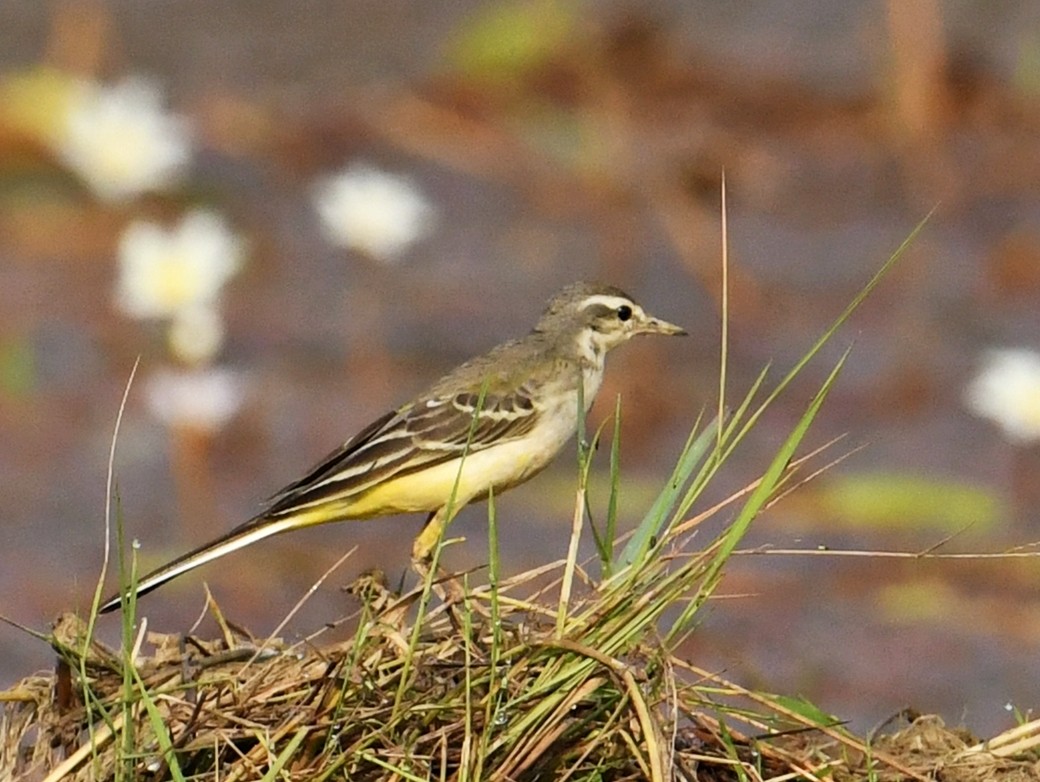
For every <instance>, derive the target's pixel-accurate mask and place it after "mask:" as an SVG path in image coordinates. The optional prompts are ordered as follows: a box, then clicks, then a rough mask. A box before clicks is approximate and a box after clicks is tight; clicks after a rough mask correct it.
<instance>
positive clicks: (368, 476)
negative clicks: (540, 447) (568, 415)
mask: <svg viewBox="0 0 1040 782" xmlns="http://www.w3.org/2000/svg"><path fill="white" fill-rule="evenodd" d="M533 390H534V389H533V387H532V385H531V384H527V383H525V384H522V385H520V386H519V387H517V388H515V389H511V390H510V391H508V392H505V393H487V394H485V395H484V397H483V399H482V398H481V396H480V394H478V393H473V392H464V393H457V394H453V395H437V396H430V397H426V398H422V399H419V400H417V401H416V402H413V403H411V404H409V405H406V406H405V407H403V408H401V409H399V410H395V411H392V412H390V413H387V414H386V415H384V416H383V417H382V418H379V419H378V420H376V421H374V422H373V423H372V424H370V425H369V426H368V427H366V428H365V429H363V430H362V431H361V432H359V433H358V434H357V435H355V436H354V437H353V438H351V439H350V440H349V441H347V442H346V443H345V444H344V445H343V446H341V447H340V448H337V449H336V450H335V451H333V452H332V453H330V454H329V455H328V456H326V457H325V458H324V459H322V460H321V461H320V462H319V463H318V464H317V465H315V466H314V467H313V468H312V469H311V470H310V471H309V472H308V473H307V474H306V475H305V476H304V477H303V478H301V479H300V480H298V481H295V482H294V483H291V484H289V485H288V486H286V487H285V488H284V489H282V490H281V491H280V492H278V493H277V494H276V495H274V496H273V497H272V498H271V499H270V500H269V501H268V503H269V504H268V506H267V508H266V510H265V511H264V513H263V514H261V515H263V516H267V517H271V516H280V515H283V514H289V513H292V512H294V511H297V510H299V509H301V508H303V507H306V506H310V505H317V504H321V503H324V502H328V501H329V500H333V499H337V498H346V497H351V496H356V495H357V494H359V493H361V492H363V491H365V490H366V489H369V488H371V487H373V486H375V485H376V484H378V483H380V482H382V481H385V480H387V479H389V478H393V477H395V476H399V475H402V474H407V473H410V472H415V471H417V470H421V469H423V468H426V467H432V466H434V465H437V464H441V463H443V462H447V461H451V460H452V459H456V458H458V457H459V456H461V455H462V453H463V451H465V450H466V448H467V443H468V444H469V450H468V453H475V452H477V451H481V450H483V449H485V448H488V447H490V446H492V445H498V444H501V443H504V442H509V441H512V440H515V439H517V438H520V437H523V436H524V435H526V434H527V433H528V432H530V431H531V429H533V428H534V426H535V423H536V422H537V419H538V416H539V414H540V412H541V411H540V410H539V408H538V406H537V404H536V403H535V401H534V398H533V396H534V395H533V393H532V391H533Z"/></svg>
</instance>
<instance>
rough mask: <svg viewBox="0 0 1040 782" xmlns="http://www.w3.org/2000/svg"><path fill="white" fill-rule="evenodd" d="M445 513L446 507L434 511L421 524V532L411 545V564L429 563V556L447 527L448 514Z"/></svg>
mask: <svg viewBox="0 0 1040 782" xmlns="http://www.w3.org/2000/svg"><path fill="white" fill-rule="evenodd" d="M446 511H447V507H444V508H441V509H439V510H435V511H434V512H433V513H431V514H430V515H429V516H427V517H426V523H425V524H423V528H422V532H420V533H419V535H418V536H417V537H416V538H415V542H414V543H412V562H413V563H419V562H426V563H428V562H429V561H430V554H432V553H433V550H434V548H436V546H437V543H438V542H440V539H441V533H443V532H444V528H445V527H446V526H448V519H447V516H448V514H447V513H446Z"/></svg>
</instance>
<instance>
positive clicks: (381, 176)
mask: <svg viewBox="0 0 1040 782" xmlns="http://www.w3.org/2000/svg"><path fill="white" fill-rule="evenodd" d="M314 205H315V208H316V209H317V210H318V215H319V216H320V217H321V221H322V226H323V227H324V229H325V233H326V234H327V236H328V238H329V240H330V241H331V242H333V243H334V244H336V245H339V246H341V247H347V248H351V249H354V250H359V251H361V252H363V253H366V254H368V255H370V256H371V257H373V258H375V259H376V260H380V261H385V262H393V261H396V260H397V259H398V258H399V257H400V256H401V254H402V253H404V251H405V250H407V249H408V247H409V245H411V244H413V243H414V242H416V241H417V240H419V239H421V238H422V237H424V236H426V235H427V234H428V233H429V232H430V230H431V229H432V227H433V217H434V213H433V207H432V206H431V205H430V204H429V202H428V201H427V200H426V199H425V198H424V197H423V194H422V193H420V192H419V190H418V188H416V186H415V185H414V184H413V183H412V181H411V180H410V179H408V178H407V177H403V176H396V175H394V174H387V173H386V172H383V171H379V170H377V169H375V168H372V167H371V166H367V165H362V164H357V165H353V166H350V167H348V168H347V169H345V170H344V171H342V172H340V173H339V174H336V175H334V176H330V177H327V178H325V179H322V180H320V181H319V182H318V183H317V184H316V185H315V187H314Z"/></svg>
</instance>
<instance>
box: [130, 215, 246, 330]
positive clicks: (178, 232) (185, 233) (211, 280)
mask: <svg viewBox="0 0 1040 782" xmlns="http://www.w3.org/2000/svg"><path fill="white" fill-rule="evenodd" d="M243 252H244V247H243V243H242V241H241V240H240V239H239V238H238V237H236V236H235V235H234V234H233V233H232V232H231V231H230V229H228V227H227V225H226V224H225V223H224V220H223V219H221V218H220V217H219V216H218V215H215V214H213V213H211V212H203V211H196V212H190V213H188V214H187V215H185V216H184V218H183V219H182V220H181V222H180V225H178V226H176V227H174V228H172V229H170V230H167V229H165V228H163V227H162V226H161V225H158V224H157V223H152V222H148V221H137V222H134V223H132V224H131V225H130V226H128V227H127V229H126V230H125V231H124V232H123V236H122V238H121V239H120V241H119V281H118V283H117V290H116V304H117V306H118V307H119V308H120V309H121V310H122V311H123V312H125V313H126V314H127V315H130V316H131V317H135V318H173V317H175V316H176V315H177V314H178V313H179V312H181V311H182V310H185V309H190V308H193V307H198V306H212V305H214V304H215V303H216V302H217V301H218V299H219V297H220V291H221V288H223V287H224V283H226V282H227V281H228V280H229V279H230V278H231V277H232V276H233V275H234V274H235V272H237V271H238V269H239V266H241V263H242V256H243Z"/></svg>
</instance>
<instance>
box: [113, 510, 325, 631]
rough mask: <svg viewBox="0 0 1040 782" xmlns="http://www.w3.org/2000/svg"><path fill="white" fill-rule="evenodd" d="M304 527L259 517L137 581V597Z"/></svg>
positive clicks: (294, 520) (118, 600) (116, 601)
mask: <svg viewBox="0 0 1040 782" xmlns="http://www.w3.org/2000/svg"><path fill="white" fill-rule="evenodd" d="M304 526H308V525H307V524H306V523H302V520H301V519H300V518H299V517H298V516H286V517H283V518H271V517H269V516H258V517H257V518H255V519H252V520H250V521H247V522H246V523H245V524H241V525H239V526H238V527H235V528H234V529H233V530H231V531H230V532H229V533H227V534H226V535H224V536H223V537H220V538H217V539H216V540H214V541H210V542H209V543H207V544H205V545H204V546H199V547H198V548H197V549H193V550H192V551H189V552H188V553H186V554H182V555H181V556H179V557H177V558H176V559H175V560H173V561H172V562H168V563H166V564H165V565H163V566H162V567H160V568H158V569H156V570H153V571H152V572H151V573H149V574H147V575H146V576H144V577H143V578H141V579H140V580H139V581H138V582H137V590H136V591H137V596H138V597H140V596H141V595H146V594H148V593H149V592H151V591H152V590H153V589H158V588H159V587H161V586H162V585H163V584H165V583H166V582H167V581H172V580H173V579H175V578H177V576H180V575H183V574H184V573H187V572H188V571H190V570H194V569H195V568H197V567H200V566H202V565H205V564H206V563H207V562H212V561H213V560H215V559H219V558H220V557H223V556H225V555H226V554H230V553H232V552H233V551H238V550H239V549H242V548H245V547H246V546H250V545H252V544H253V543H256V542H257V541H260V540H263V539H264V538H269V537H271V536H272V535H278V534H279V533H282V532H288V531H289V530H292V529H299V528H300V527H304ZM128 593H129V592H125V593H124V592H121V593H119V594H117V595H114V596H112V597H110V598H109V599H108V600H106V601H105V602H104V603H103V604H102V606H101V608H100V609H99V611H100V612H101V613H102V614H107V613H109V612H110V611H115V610H116V609H117V608H119V606H120V605H121V604H122V601H123V598H124V597H125V596H126V595H127V594H128Z"/></svg>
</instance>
